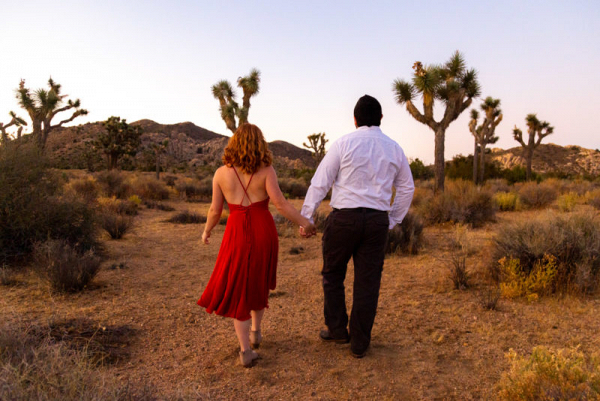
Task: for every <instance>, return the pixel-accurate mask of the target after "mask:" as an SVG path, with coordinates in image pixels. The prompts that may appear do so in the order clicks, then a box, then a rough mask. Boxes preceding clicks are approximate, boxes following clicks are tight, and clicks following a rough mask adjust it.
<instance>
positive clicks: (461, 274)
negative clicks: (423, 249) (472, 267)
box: [446, 225, 472, 290]
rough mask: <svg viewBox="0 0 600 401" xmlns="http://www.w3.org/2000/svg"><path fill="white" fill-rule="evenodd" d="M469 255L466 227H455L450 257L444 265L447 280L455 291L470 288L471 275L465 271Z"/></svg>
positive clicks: (470, 247) (469, 235)
mask: <svg viewBox="0 0 600 401" xmlns="http://www.w3.org/2000/svg"><path fill="white" fill-rule="evenodd" d="M471 253H472V246H471V233H470V232H469V230H468V229H467V227H466V226H464V225H457V226H456V227H455V229H454V236H453V238H452V239H451V244H450V257H449V260H448V262H447V264H446V266H447V268H448V278H449V279H450V281H452V284H453V286H454V289H456V290H465V289H467V288H469V286H470V282H469V281H470V279H471V274H470V273H469V272H468V271H467V256H468V255H469V254H471Z"/></svg>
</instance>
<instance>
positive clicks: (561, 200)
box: [556, 192, 579, 212]
mask: <svg viewBox="0 0 600 401" xmlns="http://www.w3.org/2000/svg"><path fill="white" fill-rule="evenodd" d="M578 199H579V196H577V194H576V193H575V192H569V193H566V194H563V195H561V196H559V197H558V200H557V201H556V203H557V204H558V209H559V210H560V211H561V212H572V211H573V209H575V205H576V204H577V200H578Z"/></svg>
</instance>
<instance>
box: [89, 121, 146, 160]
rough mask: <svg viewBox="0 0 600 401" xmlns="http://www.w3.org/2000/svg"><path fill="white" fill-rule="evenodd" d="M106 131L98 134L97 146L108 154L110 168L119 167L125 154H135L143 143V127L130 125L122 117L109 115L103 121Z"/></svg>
mask: <svg viewBox="0 0 600 401" xmlns="http://www.w3.org/2000/svg"><path fill="white" fill-rule="evenodd" d="M102 126H103V127H104V131H103V132H100V133H99V134H98V138H97V139H96V143H95V146H96V148H98V149H101V150H102V152H104V154H105V155H106V164H107V168H108V169H109V170H112V169H114V168H116V167H117V164H118V162H119V159H120V158H121V157H122V156H124V155H132V156H133V155H135V153H136V152H137V149H138V147H139V146H140V143H141V138H140V137H141V136H142V132H143V130H142V127H140V126H139V125H135V126H132V125H129V124H127V122H126V120H125V119H122V120H121V117H114V116H113V117H109V118H108V120H106V121H103V122H102Z"/></svg>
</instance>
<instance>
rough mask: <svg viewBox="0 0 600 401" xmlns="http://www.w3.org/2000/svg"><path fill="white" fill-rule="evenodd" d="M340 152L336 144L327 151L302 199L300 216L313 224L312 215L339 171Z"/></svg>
mask: <svg viewBox="0 0 600 401" xmlns="http://www.w3.org/2000/svg"><path fill="white" fill-rule="evenodd" d="M340 163H341V159H340V151H339V144H338V142H334V143H333V145H332V146H331V148H330V149H329V151H328V152H327V153H326V154H325V157H324V158H323V160H321V163H319V167H317V171H316V172H315V175H314V176H313V178H312V180H311V182H310V187H309V188H308V191H307V192H306V197H305V198H304V205H303V206H302V211H301V212H300V214H302V216H304V217H306V218H307V219H308V220H310V222H311V223H314V220H313V215H314V213H315V210H317V207H319V204H320V203H321V201H322V200H323V199H324V198H325V196H327V192H329V189H330V188H331V186H332V185H333V182H334V181H335V179H336V177H337V175H338V172H339V171H340Z"/></svg>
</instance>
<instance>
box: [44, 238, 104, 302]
mask: <svg viewBox="0 0 600 401" xmlns="http://www.w3.org/2000/svg"><path fill="white" fill-rule="evenodd" d="M35 259H36V265H37V266H36V272H37V273H38V274H39V276H40V277H41V278H42V279H44V280H45V281H47V282H48V284H50V288H51V289H52V290H53V291H56V292H78V291H81V290H83V289H84V288H85V287H86V286H87V285H88V284H89V283H90V281H92V279H93V278H94V277H95V276H96V274H97V273H98V270H99V269H100V262H101V260H100V258H99V257H97V256H96V255H95V254H94V251H92V250H89V251H86V252H78V251H77V250H76V249H75V248H73V247H72V246H71V245H69V243H68V242H66V241H64V240H54V241H47V242H44V243H39V244H37V245H36V247H35Z"/></svg>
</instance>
